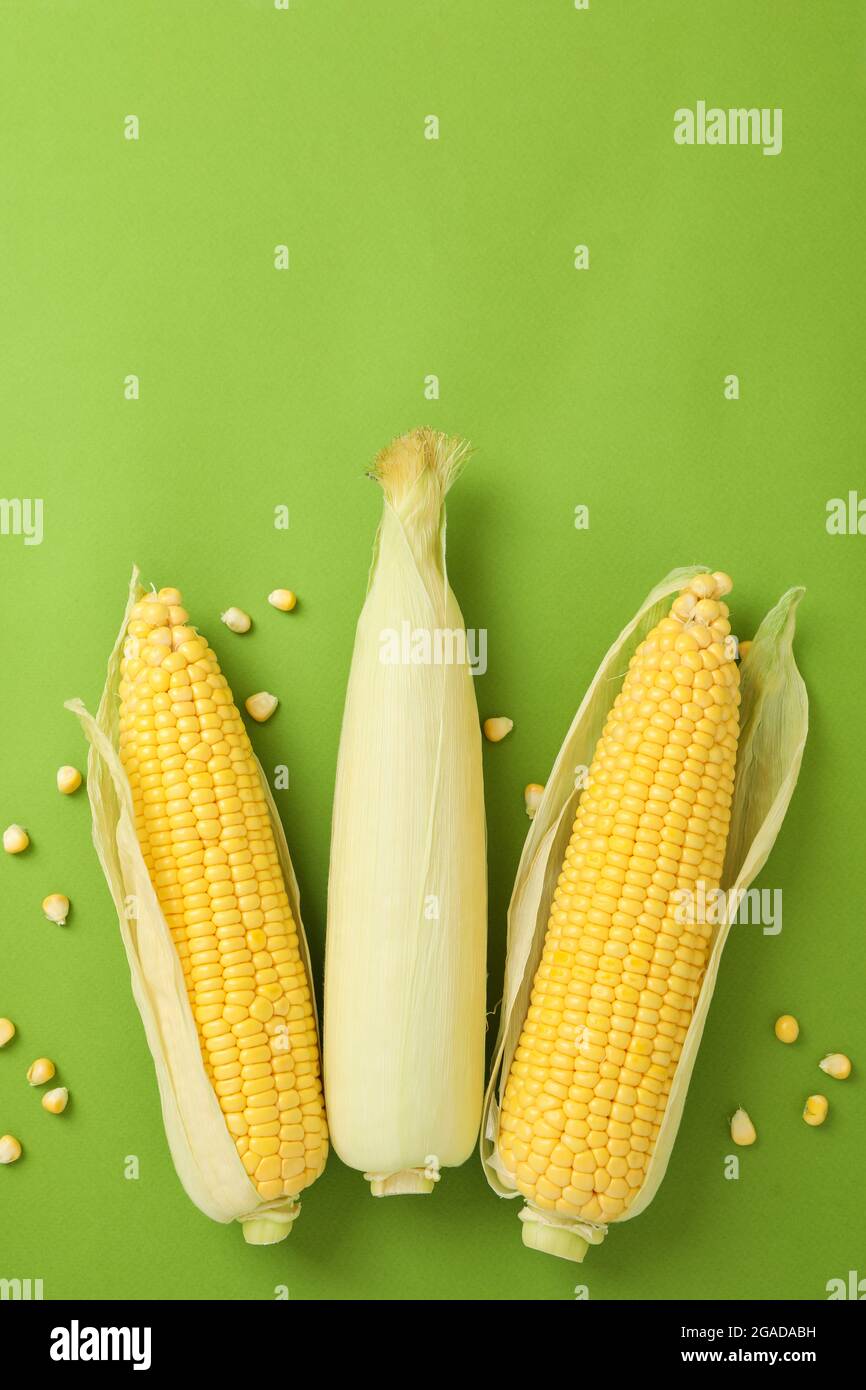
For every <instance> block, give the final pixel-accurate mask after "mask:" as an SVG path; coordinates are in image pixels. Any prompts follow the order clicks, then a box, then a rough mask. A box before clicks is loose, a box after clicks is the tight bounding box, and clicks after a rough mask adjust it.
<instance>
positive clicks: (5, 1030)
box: [0, 1018, 15, 1047]
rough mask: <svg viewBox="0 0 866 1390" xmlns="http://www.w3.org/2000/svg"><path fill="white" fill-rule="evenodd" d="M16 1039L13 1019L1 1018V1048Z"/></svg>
mask: <svg viewBox="0 0 866 1390" xmlns="http://www.w3.org/2000/svg"><path fill="white" fill-rule="evenodd" d="M14 1037H15V1024H14V1023H13V1022H12V1020H11V1018H0V1047H5V1046H6V1044H7V1043H8V1042H9V1041H11V1039H12V1038H14Z"/></svg>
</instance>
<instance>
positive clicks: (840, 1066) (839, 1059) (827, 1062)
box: [0, 1019, 851, 1081]
mask: <svg viewBox="0 0 866 1390" xmlns="http://www.w3.org/2000/svg"><path fill="white" fill-rule="evenodd" d="M2 1029H3V1020H2V1019H0V1046H2V1043H3V1032H2ZM818 1066H819V1067H820V1068H821V1070H822V1071H825V1072H826V1073H827V1075H828V1076H832V1077H833V1078H834V1080H836V1081H845V1080H846V1078H847V1077H849V1076H850V1075H851V1058H850V1057H846V1056H845V1054H844V1052H828V1053H827V1056H826V1057H825V1058H824V1059H823V1061H820V1062H819V1063H818Z"/></svg>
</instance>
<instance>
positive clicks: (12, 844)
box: [3, 825, 30, 854]
mask: <svg viewBox="0 0 866 1390" xmlns="http://www.w3.org/2000/svg"><path fill="white" fill-rule="evenodd" d="M29 844H30V836H29V835H28V834H27V831H26V830H25V829H24V827H23V825H8V826H7V827H6V829H5V830H4V831H3V848H4V849H5V851H6V853H7V854H21V853H23V851H24V850H25V849H27V846H28V845H29Z"/></svg>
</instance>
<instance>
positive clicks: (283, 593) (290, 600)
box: [268, 589, 298, 613]
mask: <svg viewBox="0 0 866 1390" xmlns="http://www.w3.org/2000/svg"><path fill="white" fill-rule="evenodd" d="M297 602H298V598H297V594H294V593H293V592H292V590H291V589H272V590H271V592H270V593H269V594H268V603H269V604H270V605H271V607H272V608H278V609H279V610H280V612H281V613H291V611H292V609H293V608H294V607H295V606H296V604H297Z"/></svg>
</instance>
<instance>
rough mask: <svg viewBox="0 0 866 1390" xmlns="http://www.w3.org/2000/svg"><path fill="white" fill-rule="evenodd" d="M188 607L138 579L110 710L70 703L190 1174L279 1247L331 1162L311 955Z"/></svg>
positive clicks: (284, 865)
mask: <svg viewBox="0 0 866 1390" xmlns="http://www.w3.org/2000/svg"><path fill="white" fill-rule="evenodd" d="M179 605H180V595H179V594H177V591H176V590H163V591H161V592H160V594H156V593H150V594H145V592H144V590H143V589H142V587H141V585H140V584H139V582H138V571H137V570H134V571H133V575H132V580H131V583H130V592H129V600H128V603H127V607H126V613H125V614H124V618H123V623H122V625H121V629H120V633H119V635H118V638H117V642H116V644H115V647H114V651H113V652H112V654H111V658H110V660H109V664H108V679H107V681H106V685H105V689H104V691H103V694H102V699H101V700H100V704H99V709H98V711H97V714H96V717H95V718H94V717H93V716H92V715H90V714H89V713H88V712H87V710H86V709H85V707H84V705H83V704H82V703H81V701H80V700H72V701H69V702H68V704H67V709H70V710H72V712H73V713H74V714H76V715H77V716H78V718H79V720H80V721H81V724H82V727H83V729H84V732H85V734H86V736H87V738H88V741H89V743H90V753H89V757H88V764H87V767H88V772H87V790H88V794H89V797H90V804H91V810H92V815H93V841H94V844H95V846H96V851H97V854H98V856H99V860H100V863H101V864H102V868H103V871H104V873H105V877H106V879H107V881H108V886H109V888H110V890H111V895H112V897H113V899H114V903H115V906H116V908H117V914H118V922H119V926H120V934H121V937H122V939H123V944H124V947H125V949H126V955H127V959H128V961H129V969H130V974H131V977H132V991H133V995H134V998H135V1002H136V1004H137V1005H138V1010H139V1013H140V1014H141V1019H142V1022H143V1024H144V1029H145V1034H146V1036H147V1042H148V1046H149V1047H150V1051H151V1054H152V1056H153V1062H154V1067H155V1068H156V1076H157V1081H158V1083H159V1094H160V1100H161V1102H162V1115H163V1122H164V1125H165V1132H166V1136H167V1138H168V1143H169V1148H170V1150H171V1155H172V1158H173V1160H174V1165H175V1168H176V1170H177V1174H178V1177H179V1178H180V1180H181V1182H182V1184H183V1186H184V1188H185V1190H186V1192H187V1194H188V1196H189V1197H190V1198H191V1199H192V1201H193V1202H195V1204H196V1206H197V1207H199V1208H200V1210H201V1211H203V1212H204V1213H205V1215H206V1216H209V1217H211V1218H212V1219H213V1220H214V1221H221V1222H230V1221H238V1222H240V1223H241V1225H242V1228H243V1233H244V1238H245V1240H246V1241H247V1242H248V1243H249V1244H251V1245H271V1244H274V1243H275V1242H276V1241H279V1240H282V1239H283V1238H284V1237H285V1236H287V1235H288V1234H289V1232H290V1231H291V1227H292V1222H293V1221H294V1219H295V1217H296V1216H297V1215H298V1212H299V1210H300V1204H299V1202H298V1195H299V1193H300V1192H301V1191H302V1189H303V1188H305V1187H307V1186H308V1185H309V1184H310V1183H311V1182H313V1181H314V1179H315V1178H316V1177H317V1176H318V1174H319V1173H320V1172H321V1171H322V1169H323V1168H324V1165H325V1158H326V1155H327V1151H328V1144H327V1126H326V1123H325V1115H324V1100H323V1096H322V1086H321V1080H320V1070H321V1069H320V1063H319V1042H318V1025H317V1020H316V1012H315V997H314V994H313V989H312V984H311V971H310V960H309V953H308V950H307V943H306V939H305V937H304V930H303V926H302V924H301V916H300V908H299V903H298V885H297V882H296V880H295V874H294V870H293V868H292V862H291V859H290V857H289V851H288V847H287V845H286V838H285V835H284V833H283V828H282V825H281V823H280V818H279V815H278V814H277V810H276V807H275V805H274V800H273V797H272V795H271V792H270V788H269V786H268V783H267V779H266V778H265V776H264V773H263V771H262V768H261V766H260V764H259V762H258V760H257V759H256V757H255V755H254V754H253V752H252V749H251V748H250V745H249V739H248V737H247V734H246V731H245V729H244V727H243V723H242V720H241V718H240V715H239V714H238V711H237V709H236V708H235V705H234V701H233V700H232V695H231V691H230V690H229V689H228V686H227V684H226V682H225V679H224V678H223V676H222V675H221V673H220V670H219V666H218V663H217V661H216V658H215V656H214V655H213V652H211V651H210V649H209V648H208V646H207V642H206V641H205V640H204V639H203V638H201V637H199V636H198V635H197V634H196V632H195V630H194V629H192V628H190V627H188V626H187V625H186V624H187V618H186V614H185V612H184V610H183V609H182V608H180V607H179Z"/></svg>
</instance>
